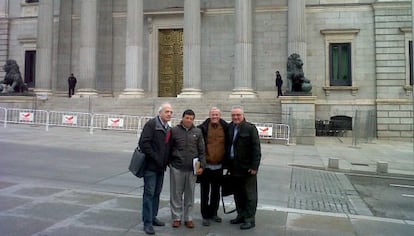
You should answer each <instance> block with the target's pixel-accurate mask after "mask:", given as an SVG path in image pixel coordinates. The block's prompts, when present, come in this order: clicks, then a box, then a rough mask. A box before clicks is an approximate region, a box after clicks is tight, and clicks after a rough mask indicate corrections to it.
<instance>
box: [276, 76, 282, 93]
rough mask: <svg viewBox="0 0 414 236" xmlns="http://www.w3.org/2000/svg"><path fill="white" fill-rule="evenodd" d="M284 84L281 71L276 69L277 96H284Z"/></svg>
mask: <svg viewBox="0 0 414 236" xmlns="http://www.w3.org/2000/svg"><path fill="white" fill-rule="evenodd" d="M282 85H283V80H282V76H281V75H280V73H279V71H276V87H277V97H279V96H283V94H282Z"/></svg>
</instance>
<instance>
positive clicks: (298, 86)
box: [287, 53, 312, 92]
mask: <svg viewBox="0 0 414 236" xmlns="http://www.w3.org/2000/svg"><path fill="white" fill-rule="evenodd" d="M287 79H288V89H289V91H290V92H310V91H311V90H312V85H311V83H310V80H308V79H306V78H305V75H304V73H303V61H302V59H301V58H300V55H299V54H297V53H293V54H292V55H290V56H289V57H288V62H287Z"/></svg>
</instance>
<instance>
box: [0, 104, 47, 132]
mask: <svg viewBox="0 0 414 236" xmlns="http://www.w3.org/2000/svg"><path fill="white" fill-rule="evenodd" d="M6 123H14V124H29V125H44V126H45V129H46V131H47V130H48V128H49V127H48V125H49V113H48V111H44V110H32V109H16V108H8V109H7V116H6Z"/></svg>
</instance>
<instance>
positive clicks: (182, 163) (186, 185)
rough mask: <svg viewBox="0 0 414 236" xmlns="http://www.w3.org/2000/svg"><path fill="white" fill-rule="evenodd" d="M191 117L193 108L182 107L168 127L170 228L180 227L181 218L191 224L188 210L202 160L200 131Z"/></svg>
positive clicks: (202, 143)
mask: <svg viewBox="0 0 414 236" xmlns="http://www.w3.org/2000/svg"><path fill="white" fill-rule="evenodd" d="M194 118H195V113H194V111H192V110H186V111H184V113H183V117H182V120H181V123H180V124H179V125H177V126H176V127H174V128H172V129H171V137H170V139H169V143H168V145H169V147H170V154H171V155H170V156H171V157H170V191H171V192H170V205H171V217H172V220H173V222H172V226H173V227H174V228H178V227H180V226H181V221H182V220H184V224H185V226H186V227H187V228H194V222H193V217H192V211H193V205H194V189H195V183H196V180H197V175H201V174H202V173H203V168H204V166H205V163H206V161H205V154H204V140H203V134H202V133H201V130H200V129H199V128H197V127H195V126H194V124H193V121H194ZM196 158H197V159H198V160H197V159H196ZM194 159H196V160H194ZM197 162H199V163H197ZM198 165H199V168H198Z"/></svg>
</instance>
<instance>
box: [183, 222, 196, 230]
mask: <svg viewBox="0 0 414 236" xmlns="http://www.w3.org/2000/svg"><path fill="white" fill-rule="evenodd" d="M185 226H186V227H187V228H189V229H192V228H194V223H193V221H191V220H190V221H186V222H185Z"/></svg>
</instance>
